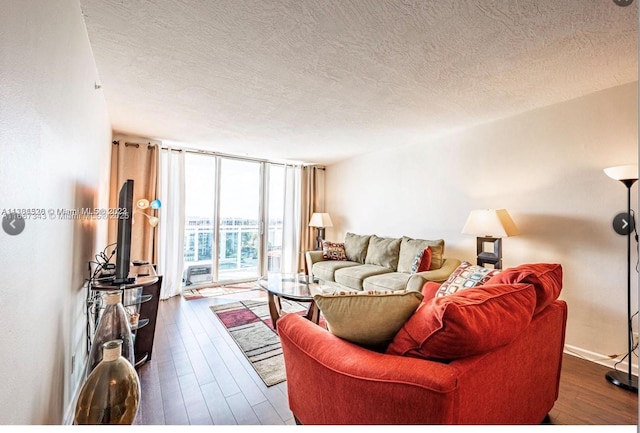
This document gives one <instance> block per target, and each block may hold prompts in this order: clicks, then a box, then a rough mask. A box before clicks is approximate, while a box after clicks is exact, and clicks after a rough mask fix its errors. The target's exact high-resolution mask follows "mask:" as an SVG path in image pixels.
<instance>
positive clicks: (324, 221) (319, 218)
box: [309, 212, 333, 227]
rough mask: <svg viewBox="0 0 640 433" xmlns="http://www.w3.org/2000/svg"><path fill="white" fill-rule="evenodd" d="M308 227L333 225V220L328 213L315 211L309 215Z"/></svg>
mask: <svg viewBox="0 0 640 433" xmlns="http://www.w3.org/2000/svg"><path fill="white" fill-rule="evenodd" d="M309 227H333V222H332V221H331V217H330V216H329V214H328V213H319V212H315V213H314V214H313V215H311V221H309Z"/></svg>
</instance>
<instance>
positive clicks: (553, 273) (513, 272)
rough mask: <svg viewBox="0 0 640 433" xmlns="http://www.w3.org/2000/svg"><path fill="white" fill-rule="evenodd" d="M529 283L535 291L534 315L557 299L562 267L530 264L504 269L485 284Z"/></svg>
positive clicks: (560, 284) (551, 264)
mask: <svg viewBox="0 0 640 433" xmlns="http://www.w3.org/2000/svg"><path fill="white" fill-rule="evenodd" d="M504 283H529V284H533V287H535V289H536V299H537V300H536V309H535V311H534V314H538V313H539V312H540V311H542V310H544V309H545V308H546V306H547V305H549V304H551V303H552V302H553V301H555V300H556V299H558V296H560V291H561V290H562V265H560V264H557V263H531V264H524V265H520V266H515V267H513V268H508V269H505V270H504V271H502V272H500V273H499V274H497V275H494V276H493V277H491V278H490V279H489V281H487V282H486V283H485V284H504Z"/></svg>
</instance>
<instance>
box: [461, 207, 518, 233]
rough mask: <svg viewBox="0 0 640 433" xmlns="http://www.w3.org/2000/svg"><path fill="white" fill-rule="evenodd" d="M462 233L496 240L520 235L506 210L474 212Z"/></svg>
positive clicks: (479, 210)
mask: <svg viewBox="0 0 640 433" xmlns="http://www.w3.org/2000/svg"><path fill="white" fill-rule="evenodd" d="M462 233H463V234H466V235H476V236H491V237H496V238H504V237H508V236H516V235H518V234H520V232H519V231H518V228H517V227H516V224H515V223H514V222H513V220H512V219H511V216H510V215H509V212H507V210H506V209H477V210H472V211H471V213H470V214H469V218H467V222H466V223H465V225H464V227H463V229H462Z"/></svg>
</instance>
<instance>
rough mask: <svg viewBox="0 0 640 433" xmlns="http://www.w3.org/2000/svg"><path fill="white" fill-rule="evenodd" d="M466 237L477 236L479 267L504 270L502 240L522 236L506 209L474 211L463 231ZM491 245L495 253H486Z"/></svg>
mask: <svg viewBox="0 0 640 433" xmlns="http://www.w3.org/2000/svg"><path fill="white" fill-rule="evenodd" d="M462 233H463V234H466V235H476V236H477V237H476V250H477V254H478V257H477V265H478V266H485V265H487V264H490V265H493V267H494V268H495V269H502V238H503V237H508V236H516V235H518V234H520V232H519V231H518V228H517V227H516V224H515V223H514V222H513V220H512V219H511V216H510V215H509V212H507V210H506V209H477V210H472V211H471V213H470V214H469V217H468V218H467V222H466V223H465V225H464V228H463V229H462ZM486 244H491V245H492V246H493V251H485V245H486Z"/></svg>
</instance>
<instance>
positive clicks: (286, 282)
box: [258, 273, 318, 302]
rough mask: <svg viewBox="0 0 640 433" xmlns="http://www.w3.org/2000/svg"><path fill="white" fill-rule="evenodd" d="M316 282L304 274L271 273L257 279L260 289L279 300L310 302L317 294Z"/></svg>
mask: <svg viewBox="0 0 640 433" xmlns="http://www.w3.org/2000/svg"><path fill="white" fill-rule="evenodd" d="M317 283H318V280H315V281H314V280H311V279H310V278H309V277H308V276H307V275H305V274H281V273H271V274H267V275H265V276H262V277H260V278H259V279H258V284H259V285H260V287H262V288H263V289H265V290H266V291H267V292H269V293H272V294H273V295H276V296H279V297H281V298H285V299H290V300H294V301H306V302H310V301H311V300H312V299H313V295H315V294H316V293H318V290H317V289H318V284H317Z"/></svg>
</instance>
